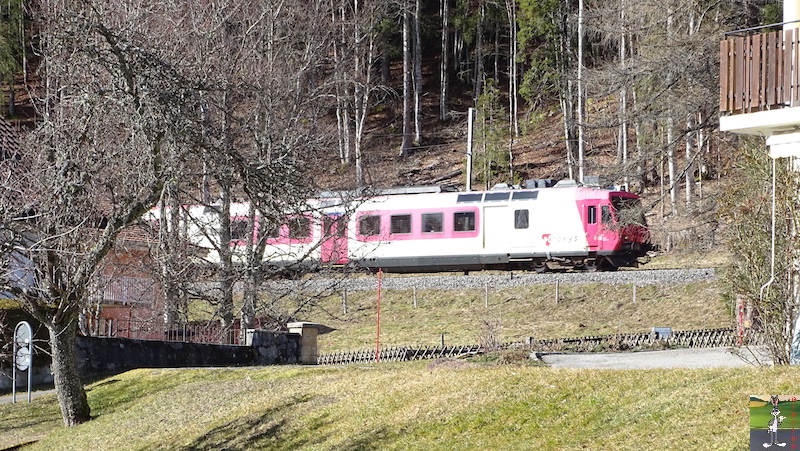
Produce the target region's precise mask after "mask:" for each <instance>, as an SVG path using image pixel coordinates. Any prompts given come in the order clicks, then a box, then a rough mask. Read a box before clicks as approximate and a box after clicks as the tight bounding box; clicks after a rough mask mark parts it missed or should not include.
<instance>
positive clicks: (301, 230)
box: [289, 216, 311, 240]
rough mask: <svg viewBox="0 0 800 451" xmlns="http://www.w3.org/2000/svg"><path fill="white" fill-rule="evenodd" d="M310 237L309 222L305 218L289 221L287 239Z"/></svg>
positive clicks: (299, 217)
mask: <svg viewBox="0 0 800 451" xmlns="http://www.w3.org/2000/svg"><path fill="white" fill-rule="evenodd" d="M310 236H311V221H310V220H309V219H308V218H306V217H305V216H298V217H295V218H291V219H289V239H290V240H299V239H302V238H308V237H310Z"/></svg>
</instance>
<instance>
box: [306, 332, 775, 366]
mask: <svg viewBox="0 0 800 451" xmlns="http://www.w3.org/2000/svg"><path fill="white" fill-rule="evenodd" d="M738 339H739V337H738V335H737V334H736V331H735V330H734V329H700V330H686V331H674V332H672V335H671V336H668V337H660V336H659V335H657V334H655V333H652V332H650V333H639V334H612V335H596V336H587V337H575V338H555V339H546V340H532V339H528V340H526V341H525V342H524V343H504V344H503V345H502V346H501V348H506V349H507V348H512V347H524V348H526V349H530V350H531V351H532V352H533V351H539V352H599V351H630V350H645V349H668V348H711V347H718V346H737V344H738ZM762 343H763V336H761V335H750V336H747V337H745V344H748V345H758V344H762ZM479 352H482V349H481V346H480V345H464V346H426V347H395V348H387V349H382V350H381V352H380V359H379V361H381V362H405V361H410V360H430V359H438V358H446V357H450V358H452V357H459V356H462V355H469V354H475V353H479ZM375 361H376V358H375V350H360V351H342V352H334V353H330V354H320V355H319V357H318V358H317V364H319V365H346V364H352V363H370V362H375Z"/></svg>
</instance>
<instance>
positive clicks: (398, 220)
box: [389, 215, 411, 234]
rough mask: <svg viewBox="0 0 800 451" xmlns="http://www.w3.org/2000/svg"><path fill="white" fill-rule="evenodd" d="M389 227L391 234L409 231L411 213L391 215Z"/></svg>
mask: <svg viewBox="0 0 800 451" xmlns="http://www.w3.org/2000/svg"><path fill="white" fill-rule="evenodd" d="M389 227H390V231H391V233H393V234H404V233H411V215H392V217H391V218H390V220H389Z"/></svg>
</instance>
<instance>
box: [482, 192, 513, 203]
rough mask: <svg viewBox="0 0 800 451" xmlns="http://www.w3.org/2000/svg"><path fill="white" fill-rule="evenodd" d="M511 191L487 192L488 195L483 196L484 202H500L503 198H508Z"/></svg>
mask: <svg viewBox="0 0 800 451" xmlns="http://www.w3.org/2000/svg"><path fill="white" fill-rule="evenodd" d="M509 196H511V193H486V196H484V197H483V201H484V202H498V201H503V200H508V198H509Z"/></svg>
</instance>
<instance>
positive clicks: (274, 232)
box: [265, 224, 281, 240]
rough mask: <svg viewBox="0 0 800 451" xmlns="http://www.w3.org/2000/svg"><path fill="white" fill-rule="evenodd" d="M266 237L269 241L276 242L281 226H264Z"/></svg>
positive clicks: (279, 235)
mask: <svg viewBox="0 0 800 451" xmlns="http://www.w3.org/2000/svg"><path fill="white" fill-rule="evenodd" d="M265 233H266V237H267V238H269V239H271V240H277V239H278V238H280V237H281V225H280V224H267V225H266V232H265Z"/></svg>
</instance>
